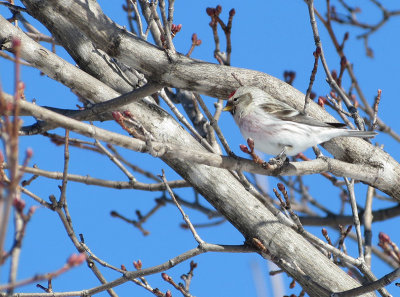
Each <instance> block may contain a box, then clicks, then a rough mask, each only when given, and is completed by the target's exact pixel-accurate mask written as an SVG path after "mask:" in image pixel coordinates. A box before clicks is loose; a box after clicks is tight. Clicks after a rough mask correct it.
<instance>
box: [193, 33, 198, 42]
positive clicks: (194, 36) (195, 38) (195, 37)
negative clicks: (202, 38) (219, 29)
mask: <svg viewBox="0 0 400 297" xmlns="http://www.w3.org/2000/svg"><path fill="white" fill-rule="evenodd" d="M196 41H197V34H196V33H193V34H192V42H193V43H195V42H196Z"/></svg>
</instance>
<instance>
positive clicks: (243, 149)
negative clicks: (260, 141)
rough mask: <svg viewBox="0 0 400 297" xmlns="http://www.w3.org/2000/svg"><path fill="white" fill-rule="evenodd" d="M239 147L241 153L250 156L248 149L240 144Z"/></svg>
mask: <svg viewBox="0 0 400 297" xmlns="http://www.w3.org/2000/svg"><path fill="white" fill-rule="evenodd" d="M239 147H240V150H241V151H242V152H243V153H246V154H250V151H249V149H248V148H247V146H245V145H244V144H241V145H240V146H239Z"/></svg>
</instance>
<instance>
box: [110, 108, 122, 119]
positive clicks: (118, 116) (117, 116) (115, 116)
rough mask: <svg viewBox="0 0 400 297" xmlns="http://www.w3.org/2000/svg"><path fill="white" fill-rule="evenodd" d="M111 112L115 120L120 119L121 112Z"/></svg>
mask: <svg viewBox="0 0 400 297" xmlns="http://www.w3.org/2000/svg"><path fill="white" fill-rule="evenodd" d="M111 114H112V116H113V118H114V120H116V121H117V122H120V121H122V114H121V113H120V112H119V111H113V112H112V113H111Z"/></svg>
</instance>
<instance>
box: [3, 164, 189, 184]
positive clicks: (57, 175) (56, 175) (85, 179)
mask: <svg viewBox="0 0 400 297" xmlns="http://www.w3.org/2000/svg"><path fill="white" fill-rule="evenodd" d="M3 166H4V168H8V166H7V164H3ZM20 169H21V170H22V171H23V172H28V173H32V174H36V175H39V176H44V177H47V178H52V179H58V180H62V179H63V173H62V172H58V171H47V170H43V169H39V168H33V167H20ZM67 180H69V181H74V182H79V183H84V184H87V185H95V186H103V187H106V188H115V189H138V190H147V191H164V190H166V188H165V185H164V183H154V184H146V183H141V182H138V181H136V182H134V183H132V182H130V181H129V182H125V181H110V180H105V179H99V178H93V177H90V176H88V175H86V176H83V175H77V174H70V173H69V174H67ZM168 185H169V186H170V187H171V188H184V187H188V186H189V184H188V183H187V182H186V181H185V180H176V181H171V182H168Z"/></svg>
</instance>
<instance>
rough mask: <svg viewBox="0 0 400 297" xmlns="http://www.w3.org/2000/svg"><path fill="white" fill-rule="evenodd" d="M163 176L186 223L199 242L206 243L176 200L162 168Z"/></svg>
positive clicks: (200, 243)
mask: <svg viewBox="0 0 400 297" xmlns="http://www.w3.org/2000/svg"><path fill="white" fill-rule="evenodd" d="M161 178H162V180H163V182H164V184H165V187H166V188H167V191H168V193H169V195H170V196H171V198H172V200H174V202H175V205H176V206H177V207H178V209H179V211H180V212H181V214H182V217H183V220H184V221H185V223H186V224H187V225H188V227H189V229H190V231H191V232H192V234H193V237H194V239H195V240H196V241H197V242H198V244H199V245H202V244H204V240H202V239H201V237H200V236H199V234H197V231H196V229H195V228H194V227H193V225H192V222H190V220H189V217H188V216H187V215H186V214H185V212H184V211H183V208H182V207H181V206H180V205H179V203H178V201H177V200H176V198H175V195H174V193H173V192H172V190H171V188H170V187H169V186H168V182H167V180H166V178H165V172H164V169H163V170H162V175H161Z"/></svg>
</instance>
